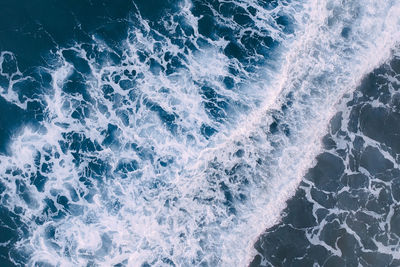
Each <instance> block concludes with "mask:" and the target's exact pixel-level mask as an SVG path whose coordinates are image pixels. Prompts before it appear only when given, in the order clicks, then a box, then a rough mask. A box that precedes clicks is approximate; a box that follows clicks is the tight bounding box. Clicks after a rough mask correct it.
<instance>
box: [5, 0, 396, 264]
mask: <svg viewBox="0 0 400 267" xmlns="http://www.w3.org/2000/svg"><path fill="white" fill-rule="evenodd" d="M82 5H83V8H82V9H79V8H78V9H77V10H73V12H72V11H71V14H72V16H71V18H72V19H71V21H70V22H69V23H71V24H73V25H74V27H75V28H74V29H75V30H76V32H75V33H73V34H72V35H75V37H71V40H66V41H65V40H62V38H60V37H58V36H57V35H56V34H55V32H54V31H52V28H51V27H50V26H48V25H47V24H46V23H45V22H41V21H40V20H39V21H38V25H39V26H41V28H40V27H39V29H41V31H42V32H44V33H46V34H44V35H43V36H46V38H49V39H50V40H51V42H50V43H51V44H50V43H49V46H50V47H51V48H49V49H47V50H46V49H44V50H43V51H41V52H37V51H35V52H37V53H38V54H40V55H41V59H40V60H38V59H30V60H31V61H32V62H37V63H35V64H33V63H31V62H27V60H24V59H22V63H20V62H21V58H23V57H22V55H21V54H20V53H19V52H18V51H19V50H18V49H15V51H13V49H10V48H9V49H7V50H4V51H3V52H1V57H0V63H1V64H0V66H1V71H0V74H1V75H0V82H1V88H2V91H1V99H0V100H1V102H2V103H4V105H3V104H2V106H4V113H3V114H4V115H0V122H1V123H2V125H4V126H3V128H4V130H1V132H0V133H1V138H2V141H1V143H0V144H1V146H0V149H1V150H2V155H1V156H0V171H1V175H2V180H1V184H0V188H1V190H0V192H1V202H2V207H1V212H2V215H1V227H2V231H3V232H4V233H5V234H4V236H5V237H4V238H3V239H4V240H2V241H1V242H3V243H2V244H3V245H2V247H3V248H4V252H1V253H2V254H1V256H2V258H3V259H4V260H5V261H7V262H8V264H9V265H28V266H72V265H73V266H148V265H154V266H167V265H172V266H193V265H195V266H198V265H200V266H232V265H233V266H237V265H246V264H248V263H249V262H250V261H251V260H252V257H253V256H254V255H255V250H254V249H253V248H252V247H253V244H254V242H255V241H256V239H257V237H258V236H259V235H260V234H261V233H262V231H264V230H265V229H266V228H269V227H271V226H273V225H274V224H275V223H277V222H278V221H279V218H280V214H281V211H282V209H283V208H284V207H285V202H286V200H287V199H288V198H289V197H290V196H292V195H293V194H294V192H295V189H296V188H297V186H298V184H299V183H300V181H301V178H302V177H303V175H304V174H305V172H306V171H307V169H308V168H309V167H311V166H312V163H313V160H314V158H315V156H316V155H317V154H318V152H320V150H321V144H320V142H321V138H322V137H323V135H324V134H325V132H326V129H327V124H328V121H329V119H330V118H331V117H332V116H333V114H334V113H335V109H336V108H337V105H336V104H337V102H338V101H339V100H340V99H341V98H342V96H343V95H344V94H345V93H348V92H352V90H353V89H354V88H356V86H357V85H358V84H359V82H360V80H361V78H362V77H363V76H364V75H365V74H367V73H368V72H370V71H372V70H373V68H374V67H376V66H377V65H379V64H380V63H381V62H383V61H384V60H386V59H388V58H389V57H391V53H392V50H393V49H394V48H395V46H396V43H397V42H398V41H399V40H400V36H399V33H400V21H399V18H400V16H399V14H400V4H398V3H396V2H395V1H387V2H385V3H381V2H380V1H373V0H368V1H363V2H359V3H357V2H355V1H341V2H335V1H311V0H310V1H308V2H300V1H299V2H296V1H269V2H261V1H246V2H243V1H220V2H218V1H211V0H210V1H195V0H193V1H192V2H189V1H180V2H178V3H169V2H165V3H163V4H162V5H161V3H158V1H154V3H150V4H149V3H144V2H143V1H135V2H133V3H130V5H129V8H130V10H129V12H128V14H125V13H124V12H121V11H120V10H118V9H117V8H116V7H117V6H118V5H120V6H123V5H122V4H121V3H116V4H114V5H113V4H109V5H110V6H114V9H110V10H109V12H105V14H102V13H101V15H99V16H98V17H97V19H99V20H101V23H99V22H98V21H96V20H93V21H92V20H88V21H85V20H84V19H83V18H84V17H85V15H86V14H85V12H83V10H85V5H88V6H90V7H92V8H94V6H93V5H94V4H90V3H86V2H85V3H84V4H82ZM107 5H108V4H107V2H106V1H105V2H104V3H103V6H105V8H106V7H107ZM152 5H153V6H152ZM157 5H158V6H157ZM156 7H159V8H156ZM86 8H87V7H86ZM100 10H102V9H100ZM106 10H108V9H107V8H106ZM93 12H97V11H93ZM102 12H103V11H102ZM100 24H101V27H96V26H95V25H100ZM66 34H67V33H66ZM43 38H44V37H43ZM372 55H373V56H372ZM29 64H30V65H29ZM8 116H10V117H11V116H12V118H13V122H10V120H9V117H8Z"/></svg>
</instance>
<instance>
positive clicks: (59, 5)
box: [0, 0, 134, 71]
mask: <svg viewBox="0 0 400 267" xmlns="http://www.w3.org/2000/svg"><path fill="white" fill-rule="evenodd" d="M0 8H1V9H2V10H3V11H4V14H5V15H4V16H2V17H1V18H0V40H1V41H0V48H1V49H0V50H3V51H11V52H13V53H15V55H16V57H17V59H18V62H19V67H20V68H21V70H23V71H24V70H26V69H28V68H30V67H33V66H37V65H46V62H45V59H44V58H43V57H42V56H43V55H44V54H46V53H47V51H50V50H51V49H54V48H56V47H58V46H65V45H67V44H69V43H72V42H73V41H76V42H78V43H81V42H83V43H86V42H89V41H90V40H91V36H90V35H91V34H93V33H94V32H95V33H96V34H97V35H99V36H100V37H101V38H102V39H103V40H104V41H105V42H106V43H108V44H109V45H110V46H112V47H115V48H116V47H117V45H116V44H117V43H118V42H119V41H120V40H122V39H123V38H125V37H126V33H127V29H128V20H127V18H128V15H129V13H130V12H131V11H132V10H134V7H133V2H132V1H129V0H117V1H111V0H100V1H90V0H83V1H77V0H74V1H69V2H65V1H58V0H56V1H53V0H44V1H26V0H24V1H20V2H18V3H17V2H12V1H8V2H4V3H2V4H1V6H0ZM21 33H22V34H21Z"/></svg>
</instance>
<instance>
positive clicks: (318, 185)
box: [250, 57, 400, 266]
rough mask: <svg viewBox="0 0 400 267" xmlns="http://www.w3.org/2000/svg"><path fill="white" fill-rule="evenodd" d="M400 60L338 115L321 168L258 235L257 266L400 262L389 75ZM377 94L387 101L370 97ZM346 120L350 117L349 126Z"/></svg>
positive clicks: (399, 123)
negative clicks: (374, 102) (375, 102)
mask: <svg viewBox="0 0 400 267" xmlns="http://www.w3.org/2000/svg"><path fill="white" fill-rule="evenodd" d="M398 61H399V59H398V58H397V57H395V58H394V59H393V60H392V62H390V63H389V64H384V65H383V66H381V67H379V68H377V69H376V70H375V71H374V72H372V73H371V74H369V75H367V76H366V78H365V79H364V80H363V82H362V83H361V85H360V87H359V88H357V90H356V91H355V93H354V95H353V98H352V99H351V100H348V102H347V107H346V108H347V109H348V110H342V111H341V112H339V113H338V114H337V115H336V116H334V117H333V118H332V120H331V121H330V133H329V134H327V135H326V136H325V137H324V140H323V141H324V145H325V149H326V150H329V152H328V151H325V152H323V153H321V154H320V155H319V156H318V157H317V158H316V165H315V167H313V168H311V169H310V170H309V171H308V173H307V174H306V175H305V177H304V178H303V182H302V183H301V185H300V187H299V189H298V190H297V192H296V194H295V196H294V197H293V198H292V199H290V200H288V202H287V207H286V209H285V210H284V211H283V213H282V216H283V217H282V220H281V222H280V223H278V224H277V225H275V226H273V227H272V228H270V229H267V230H266V232H265V233H264V234H263V235H262V236H261V237H260V238H259V239H258V241H257V242H256V244H255V248H256V250H257V251H258V253H259V255H258V256H257V257H255V258H254V260H253V262H252V263H251V264H250V266H266V265H267V266H269V265H272V266H312V265H314V264H316V265H318V266H357V265H361V266H396V264H397V263H398V260H397V259H395V258H394V257H393V255H394V253H397V252H396V249H398V247H397V245H398V243H399V242H400V230H399V227H398V225H399V224H400V215H399V214H400V213H399V212H400V208H399V206H398V200H399V199H400V195H399V194H400V190H399V188H400V186H399V184H400V182H399V181H400V171H399V170H398V169H397V168H395V164H399V163H400V162H399V160H400V158H399V157H398V156H397V155H398V154H399V152H398V148H397V140H399V139H398V138H397V137H398V130H399V129H400V120H398V111H397V110H396V109H393V108H391V107H390V105H391V104H390V103H391V102H392V100H390V101H387V97H389V98H391V97H392V95H391V93H390V92H389V91H387V90H386V88H387V87H388V86H391V81H390V80H382V77H384V75H385V74H387V75H392V73H391V72H392V69H391V68H389V67H388V66H389V65H395V64H397V63H394V62H398ZM382 95H387V97H384V98H383V97H381V96H382ZM374 99H376V100H378V101H381V102H380V103H381V105H380V106H378V107H376V106H374V105H372V104H370V101H372V100H374ZM345 121H349V124H348V125H347V126H348V127H347V130H346V131H343V130H342V125H343V123H344V122H345ZM277 125H278V124H277ZM277 125H276V126H277ZM350 135H351V136H354V138H349V136H350ZM367 137H368V138H371V139H372V140H374V141H376V142H377V144H376V143H371V142H370V141H369V140H368V139H367ZM333 143H342V145H343V144H345V147H347V149H339V148H336V147H335V146H334V145H333ZM350 171H351V172H350ZM371 214H375V215H376V216H375V215H374V216H371ZM388 218H390V219H388ZM379 246H383V247H385V249H386V250H383V249H382V248H381V247H379ZM328 248H329V249H328ZM332 250H335V251H336V252H337V254H338V255H339V256H338V255H335V254H334V253H333V252H332ZM388 251H392V252H393V253H390V252H388Z"/></svg>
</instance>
